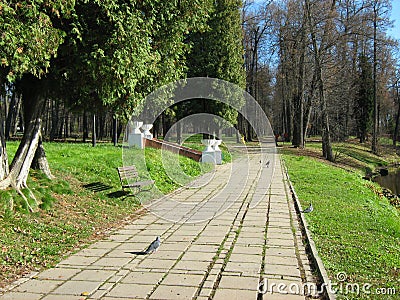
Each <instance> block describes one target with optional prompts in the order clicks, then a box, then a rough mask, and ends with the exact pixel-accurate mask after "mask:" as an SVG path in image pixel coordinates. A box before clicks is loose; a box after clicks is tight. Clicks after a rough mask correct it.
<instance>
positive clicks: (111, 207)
mask: <svg viewBox="0 0 400 300" xmlns="http://www.w3.org/2000/svg"><path fill="white" fill-rule="evenodd" d="M17 146H18V144H17V143H16V142H10V143H8V144H7V151H8V153H9V156H10V160H11V158H12V156H13V153H15V150H16V148H17ZM45 148H46V151H47V157H48V160H49V164H50V167H51V169H52V172H53V175H55V176H56V179H55V180H53V181H49V180H48V179H46V178H44V176H43V175H42V174H41V173H40V172H35V171H31V173H30V174H31V175H30V178H29V181H28V185H29V187H30V188H31V190H32V191H33V192H34V194H35V195H36V198H37V199H38V200H40V201H42V202H43V204H42V208H43V209H40V210H37V211H36V212H35V213H32V214H28V213H27V211H26V208H25V206H24V202H23V201H22V200H21V198H20V197H19V196H17V195H16V193H15V192H14V191H12V190H8V191H0V287H1V286H4V284H6V283H7V282H10V281H11V280H13V279H15V278H17V277H18V276H20V275H21V274H23V273H25V272H28V271H31V270H39V269H42V268H44V267H49V266H52V265H54V264H55V263H57V262H58V261H60V260H61V259H62V258H63V257H65V256H67V255H68V254H69V253H70V251H74V250H75V248H76V247H78V248H79V247H82V246H84V245H85V244H87V243H89V242H90V241H92V240H94V239H98V238H99V237H101V236H103V233H104V232H106V231H107V230H108V229H110V228H113V227H115V226H118V225H119V224H122V223H123V222H124V220H125V219H127V218H128V219H129V218H132V217H134V215H135V214H134V211H135V210H136V209H137V208H139V207H140V206H139V203H138V200H137V199H136V198H133V197H128V198H126V199H123V197H118V192H120V190H121V187H120V183H119V179H118V174H117V171H116V169H115V168H116V167H117V166H121V165H122V164H123V163H122V148H121V147H113V146H111V145H101V144H99V145H98V147H96V148H92V147H91V146H90V145H87V144H86V145H85V144H61V143H47V144H45ZM141 151H142V150H134V152H133V155H134V156H135V155H140V154H141V153H142V152H141ZM146 157H147V167H148V168H149V170H150V173H151V176H152V177H153V179H155V180H156V184H157V187H158V188H159V189H160V190H161V191H162V192H163V193H167V192H169V191H172V190H174V189H176V188H177V187H178V186H179V185H177V184H176V183H175V182H174V181H172V180H170V179H169V177H168V176H167V174H166V173H165V171H164V170H163V163H162V161H161V158H160V157H161V155H160V151H159V150H155V149H147V150H146ZM173 159H174V157H173V156H169V155H168V154H167V156H166V160H167V161H168V160H173ZM179 163H180V166H181V167H182V169H183V170H184V172H185V174H186V175H185V176H183V177H184V178H183V179H182V180H188V179H190V178H193V176H197V175H199V174H200V172H201V169H200V167H199V164H198V163H196V162H194V161H193V160H190V159H188V158H184V157H181V158H180V159H179ZM143 168H144V165H143V166H139V174H141V173H144V170H143ZM177 176H181V177H182V174H180V175H177ZM94 182H100V183H101V184H103V185H104V186H108V187H109V189H107V190H105V191H102V192H93V191H90V190H88V189H85V188H84V187H83V185H84V184H89V183H94ZM25 192H26V191H25ZM26 194H27V193H26ZM142 195H143V196H142ZM150 196H151V195H150V194H149V193H143V194H141V198H142V197H150ZM10 198H13V199H14V203H15V210H16V212H10V211H9V210H8V209H7V206H8V203H9V200H10ZM32 203H33V202H32Z"/></svg>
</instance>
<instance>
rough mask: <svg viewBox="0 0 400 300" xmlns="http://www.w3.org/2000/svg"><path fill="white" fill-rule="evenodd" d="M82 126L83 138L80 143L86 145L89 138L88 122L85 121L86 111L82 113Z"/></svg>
mask: <svg viewBox="0 0 400 300" xmlns="http://www.w3.org/2000/svg"><path fill="white" fill-rule="evenodd" d="M82 126H83V129H82V131H83V137H82V141H83V142H84V143H86V139H87V138H88V137H89V128H88V120H87V114H86V110H84V111H83V121H82Z"/></svg>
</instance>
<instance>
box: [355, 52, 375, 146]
mask: <svg viewBox="0 0 400 300" xmlns="http://www.w3.org/2000/svg"><path fill="white" fill-rule="evenodd" d="M356 86H357V94H356V99H355V106H354V117H355V120H356V128H357V132H358V137H359V139H360V143H363V142H364V141H365V139H366V137H367V134H368V132H370V131H371V129H372V121H373V120H372V115H373V109H374V98H373V97H374V96H373V89H374V81H373V76H372V65H371V63H370V62H369V61H368V58H367V57H366V56H365V55H361V56H360V57H359V75H358V78H357V81H356Z"/></svg>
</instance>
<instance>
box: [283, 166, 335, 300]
mask: <svg viewBox="0 0 400 300" xmlns="http://www.w3.org/2000/svg"><path fill="white" fill-rule="evenodd" d="M281 161H282V166H283V170H284V173H285V176H286V180H287V182H288V184H289V188H290V192H291V193H292V199H293V201H294V206H295V208H296V213H297V217H298V220H299V221H300V225H301V226H300V227H301V231H302V234H303V236H304V238H305V240H306V242H307V243H306V245H305V247H306V249H307V250H308V254H309V257H310V258H311V263H312V265H313V266H314V267H315V270H316V271H317V275H318V277H319V279H320V280H321V284H322V287H323V296H324V299H327V300H336V295H335V294H334V293H332V291H331V290H330V288H328V287H329V286H330V284H329V282H330V280H329V277H328V273H327V272H326V269H325V266H324V263H323V262H322V259H321V257H320V256H319V254H318V250H317V248H316V246H315V243H314V240H313V239H312V236H311V232H310V231H309V230H308V223H307V221H306V219H305V218H304V215H303V214H302V213H301V211H302V207H301V204H300V201H299V198H298V197H297V194H296V191H295V189H294V187H293V184H292V182H291V180H290V177H289V173H288V169H287V167H286V163H285V160H284V159H283V158H282V159H281Z"/></svg>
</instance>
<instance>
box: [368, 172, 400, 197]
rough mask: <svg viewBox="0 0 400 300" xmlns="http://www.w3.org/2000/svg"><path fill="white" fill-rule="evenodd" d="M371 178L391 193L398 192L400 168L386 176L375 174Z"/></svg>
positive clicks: (399, 189) (399, 187)
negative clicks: (375, 175)
mask: <svg viewBox="0 0 400 300" xmlns="http://www.w3.org/2000/svg"><path fill="white" fill-rule="evenodd" d="M373 180H374V181H375V182H377V183H378V184H379V185H380V186H381V187H384V188H387V189H389V190H391V191H392V193H393V194H395V195H399V194H400V169H397V170H396V171H392V172H389V175H387V176H377V177H375V178H374V179H373Z"/></svg>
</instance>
